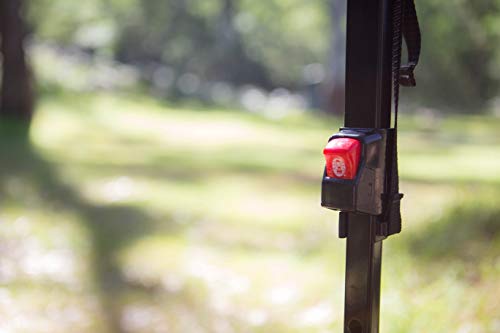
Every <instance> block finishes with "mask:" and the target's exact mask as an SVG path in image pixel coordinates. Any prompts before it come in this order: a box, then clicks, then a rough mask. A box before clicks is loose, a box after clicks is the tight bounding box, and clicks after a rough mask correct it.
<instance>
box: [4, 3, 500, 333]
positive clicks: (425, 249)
mask: <svg viewBox="0 0 500 333" xmlns="http://www.w3.org/2000/svg"><path fill="white" fill-rule="evenodd" d="M416 6H417V11H418V13H419V16H420V21H421V27H422V30H423V31H422V33H423V54H422V57H421V63H420V65H419V67H417V71H416V75H417V87H416V88H414V89H403V91H402V95H403V96H402V97H403V102H402V104H403V105H402V107H401V115H400V126H401V134H400V144H399V146H400V149H399V150H400V169H401V171H400V174H401V178H402V191H403V192H404V193H405V198H404V200H403V202H402V205H403V217H404V227H403V233H401V234H400V235H397V236H394V237H391V239H389V240H388V241H386V242H384V259H383V282H382V301H381V302H382V306H381V331H382V332H391V333H396V332H401V333H408V332H413V333H420V332H431V331H432V332H459V333H476V332H477V333H488V332H490V333H497V332H500V315H499V314H500V255H499V254H500V228H499V227H500V224H499V223H500V205H499V199H498V198H499V196H500V172H499V170H500V148H499V145H500V136H499V134H498V133H499V132H500V98H499V97H500V90H499V84H500V1H499V0H480V1H479V0H477V1H459V0H452V1H437V0H417V1H416ZM345 7H346V4H345V1H342V0H310V1H302V0H268V1H251V0H205V1H195V0H86V1H68V0H31V1H22V0H0V31H1V32H2V38H1V39H2V40H1V51H2V63H3V65H2V86H1V97H0V100H1V108H0V221H1V223H0V253H1V255H0V331H1V332H51V333H52V332H69V331H71V332H74V333H77V332H169V333H170V332H172V333H177V332H182V333H198V332H217V333H226V332H227V333H231V332H266V333H269V332H273V333H275V332H276V333H279V332H320V333H322V332H341V330H342V323H343V297H344V260H345V241H344V240H340V239H338V238H337V231H336V230H337V215H336V213H334V212H331V211H327V210H325V209H323V208H321V207H320V206H319V195H320V182H321V176H322V172H323V156H322V149H323V147H324V144H325V142H326V140H327V138H328V137H329V135H330V134H331V133H333V132H335V131H336V130H337V129H338V127H339V126H341V125H342V113H343V104H344V101H343V94H344V87H343V80H344V78H343V73H344V66H343V64H344V62H345V56H344V53H345V27H344V26H345Z"/></svg>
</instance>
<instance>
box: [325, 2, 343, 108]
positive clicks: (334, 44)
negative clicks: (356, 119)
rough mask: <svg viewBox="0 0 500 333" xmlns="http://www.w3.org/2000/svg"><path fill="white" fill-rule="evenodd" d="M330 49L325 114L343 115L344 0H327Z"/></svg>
mask: <svg viewBox="0 0 500 333" xmlns="http://www.w3.org/2000/svg"><path fill="white" fill-rule="evenodd" d="M329 2H330V3H329V5H330V18H331V27H332V28H331V49H330V63H329V68H330V70H329V75H328V80H327V94H328V98H327V105H326V107H327V112H328V113H332V114H343V113H344V108H345V52H346V49H345V43H346V36H345V17H346V5H347V3H346V0H329Z"/></svg>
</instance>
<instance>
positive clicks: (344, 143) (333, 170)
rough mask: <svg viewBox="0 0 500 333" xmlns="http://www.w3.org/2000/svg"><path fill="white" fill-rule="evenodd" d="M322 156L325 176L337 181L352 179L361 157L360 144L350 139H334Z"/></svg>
mask: <svg viewBox="0 0 500 333" xmlns="http://www.w3.org/2000/svg"><path fill="white" fill-rule="evenodd" d="M323 154H324V155H325V159H326V175H327V176H328V177H331V178H338V179H354V177H356V173H357V171H358V165H359V159H360V156H361V143H360V142H359V141H358V140H356V139H351V138H336V139H333V140H331V141H330V142H328V144H327V145H326V147H325V149H324V150H323Z"/></svg>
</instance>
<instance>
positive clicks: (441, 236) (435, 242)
mask: <svg viewBox="0 0 500 333" xmlns="http://www.w3.org/2000/svg"><path fill="white" fill-rule="evenodd" d="M482 191H483V190H482V189H479V190H478V189H476V191H473V192H472V193H468V194H467V196H466V199H465V200H461V201H460V202H459V203H457V204H456V205H454V206H453V207H451V208H449V209H448V210H447V211H445V212H444V213H443V214H442V215H441V216H440V217H438V218H437V219H436V220H435V221H432V222H431V223H429V224H427V225H426V227H424V228H423V229H422V230H420V231H419V232H418V233H417V234H415V235H414V236H412V237H411V238H410V241H409V243H408V247H409V250H410V251H411V253H412V254H413V255H416V256H417V257H420V258H422V259H425V260H426V261H428V262H435V263H438V264H443V262H450V261H460V262H463V263H472V264H475V263H478V262H480V261H481V260H483V259H486V258H489V257H492V256H495V253H497V252H495V251H497V250H498V249H499V248H500V207H499V206H498V205H497V204H495V201H496V200H497V198H498V196H499V194H500V191H499V190H498V189H493V190H492V191H491V189H487V188H485V190H484V192H483V194H481V192H482ZM495 249H497V250H495Z"/></svg>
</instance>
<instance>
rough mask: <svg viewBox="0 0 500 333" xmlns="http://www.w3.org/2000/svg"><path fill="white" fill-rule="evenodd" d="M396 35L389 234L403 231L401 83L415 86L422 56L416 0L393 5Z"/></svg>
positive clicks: (384, 223)
mask: <svg viewBox="0 0 500 333" xmlns="http://www.w3.org/2000/svg"><path fill="white" fill-rule="evenodd" d="M392 17H393V39H392V80H393V82H392V83H393V88H394V91H393V95H394V128H392V129H391V130H390V131H389V132H388V137H387V147H388V150H387V156H389V164H390V168H391V169H390V173H389V175H388V177H387V178H388V179H387V185H386V186H387V187H386V188H387V189H388V190H387V194H386V197H385V200H384V201H385V209H384V215H383V221H382V224H381V229H380V234H381V235H382V236H389V235H393V234H396V233H399V232H400V231H401V205H400V202H401V198H402V197H403V194H402V193H399V173H398V144H397V127H398V106H399V85H400V84H401V85H403V86H415V85H416V82H415V76H414V73H413V71H414V69H415V66H417V64H418V60H419V57H420V43H421V36H420V27H419V24H418V18H417V12H416V10H415V3H414V0H394V1H393V7H392ZM403 38H404V40H405V44H406V48H407V50H408V62H407V63H406V64H404V65H401V48H402V43H403Z"/></svg>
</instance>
